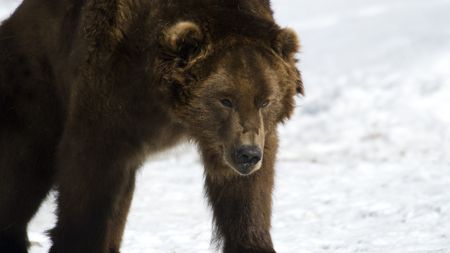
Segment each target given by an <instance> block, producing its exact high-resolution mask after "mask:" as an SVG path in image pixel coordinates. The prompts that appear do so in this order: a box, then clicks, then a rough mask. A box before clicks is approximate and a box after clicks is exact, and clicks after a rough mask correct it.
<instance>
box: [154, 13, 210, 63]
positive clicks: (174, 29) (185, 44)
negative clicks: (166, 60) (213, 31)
mask: <svg viewBox="0 0 450 253" xmlns="http://www.w3.org/2000/svg"><path fill="white" fill-rule="evenodd" d="M203 41H204V36H203V33H202V30H201V29H200V27H199V26H198V25H196V24H195V23H193V22H190V21H182V22H178V23H176V24H175V25H172V26H171V27H169V28H168V29H167V30H165V31H164V38H163V41H162V45H163V48H165V50H166V52H165V54H166V55H167V56H169V57H170V58H172V59H173V60H175V61H176V65H177V66H178V67H180V68H183V67H186V66H187V65H188V64H189V62H190V61H191V60H192V59H193V58H195V56H197V55H198V54H199V53H200V51H201V47H202V44H203Z"/></svg>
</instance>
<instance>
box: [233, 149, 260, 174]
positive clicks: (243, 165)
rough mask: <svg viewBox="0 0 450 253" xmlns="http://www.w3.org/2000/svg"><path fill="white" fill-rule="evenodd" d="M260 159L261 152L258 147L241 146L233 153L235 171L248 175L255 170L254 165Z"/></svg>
mask: <svg viewBox="0 0 450 253" xmlns="http://www.w3.org/2000/svg"><path fill="white" fill-rule="evenodd" d="M261 159H262V152H261V149H260V148H259V147H258V146H248V145H245V146H241V147H240V148H238V149H237V150H236V152H235V153H234V163H235V164H236V165H237V166H236V167H237V168H236V169H237V170H238V172H239V173H241V174H243V175H249V174H250V173H251V172H253V170H254V169H255V168H254V167H255V165H256V164H258V163H259V162H260V161H261Z"/></svg>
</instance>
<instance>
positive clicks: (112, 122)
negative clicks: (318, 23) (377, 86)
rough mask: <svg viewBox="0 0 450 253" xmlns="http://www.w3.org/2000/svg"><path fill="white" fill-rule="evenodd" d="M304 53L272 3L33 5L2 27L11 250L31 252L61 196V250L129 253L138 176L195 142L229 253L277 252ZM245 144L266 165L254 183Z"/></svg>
mask: <svg viewBox="0 0 450 253" xmlns="http://www.w3.org/2000/svg"><path fill="white" fill-rule="evenodd" d="M297 50H298V41H297V38H296V36H295V34H294V33H293V32H292V31H291V30H288V29H280V28H279V27H278V26H277V25H276V24H275V23H274V21H273V17H272V11H271V9H270V3H269V1H268V0H186V1H176V2H175V1H172V0H170V1H165V0H164V1H162V0H161V1H157V0H95V1H94V0H25V1H24V2H23V3H22V5H21V6H20V7H19V8H18V9H17V10H16V11H15V13H14V14H13V15H12V17H10V18H9V19H8V20H6V21H5V22H4V23H3V24H2V26H1V27H0V252H2V253H3V252H5V253H25V252H27V245H28V240H27V234H26V227H27V223H28V222H29V221H30V219H31V218H32V216H33V215H34V213H35V212H36V210H37V209H38V207H39V205H40V203H41V201H42V200H43V199H44V198H45V196H46V195H47V193H48V191H49V190H50V189H51V188H52V187H54V188H55V189H56V190H57V192H58V200H57V201H58V209H57V215H58V220H57V224H56V226H55V228H54V229H53V230H52V231H51V232H50V236H51V239H52V241H53V246H52V248H51V250H50V252H52V253H72V252H73V253H75V252H76V253H79V252H83V253H89V252H91V253H94V252H95V253H107V252H111V253H112V252H118V251H119V248H120V243H121V238H122V234H123V230H124V227H125V223H126V217H127V213H128V210H129V206H130V203H131V199H132V194H133V189H134V182H135V172H136V170H137V168H139V167H140V165H141V163H142V162H143V161H144V159H145V157H146V156H147V155H148V154H150V153H154V152H158V151H161V150H164V149H166V148H169V147H171V146H173V145H175V144H176V143H178V142H180V141H182V140H186V139H190V140H192V141H194V142H195V143H197V144H198V147H199V150H200V153H201V155H202V157H203V162H204V166H205V191H206V193H207V196H208V198H209V203H210V205H211V207H212V209H213V213H214V222H215V225H216V238H217V242H220V243H223V251H224V252H225V253H238V252H239V253H271V252H275V251H274V249H273V245H272V241H271V237H270V217H271V193H272V188H273V176H274V161H275V155H276V151H277V134H276V127H277V124H278V123H280V122H282V121H284V120H285V119H287V118H288V117H289V116H290V115H291V113H292V111H293V109H294V106H295V103H294V97H295V94H296V93H297V92H298V93H303V86H302V83H301V77H300V73H299V71H298V70H297V69H296V67H295V59H294V54H295V53H296V51H297ZM244 146H245V147H248V146H251V147H252V148H254V149H255V150H258V149H260V150H261V151H262V153H261V157H260V158H261V160H258V162H257V163H256V161H255V164H252V165H249V166H247V164H245V166H244V167H245V170H244V171H243V170H242V168H241V167H239V166H241V165H242V164H239V163H237V162H236V159H235V157H236V153H239V152H237V151H236V150H238V149H239V148H240V147H244ZM258 158H259V157H258ZM236 172H239V173H236ZM240 174H241V175H240ZM242 174H245V175H246V176H242Z"/></svg>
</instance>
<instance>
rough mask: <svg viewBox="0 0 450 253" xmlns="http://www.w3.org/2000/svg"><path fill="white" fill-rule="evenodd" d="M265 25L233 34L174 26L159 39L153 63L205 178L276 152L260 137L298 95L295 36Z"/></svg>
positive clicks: (247, 167)
mask: <svg viewBox="0 0 450 253" xmlns="http://www.w3.org/2000/svg"><path fill="white" fill-rule="evenodd" d="M266 24H267V25H265V26H264V25H261V24H257V25H254V26H253V27H254V30H249V29H246V28H245V27H246V26H245V25H243V26H242V29H241V30H239V28H237V29H232V28H227V27H222V28H220V27H218V26H215V27H213V28H211V26H209V27H208V26H201V25H199V24H198V22H195V21H178V22H176V23H174V24H171V25H168V26H167V27H166V28H165V29H164V32H163V33H162V34H163V36H162V37H161V53H160V62H159V63H158V64H159V65H160V66H163V67H161V68H162V69H164V71H165V72H164V75H163V79H164V82H165V85H166V87H167V88H168V90H169V92H170V93H171V96H172V97H173V100H174V101H176V102H175V103H174V105H173V115H174V118H175V120H177V121H178V122H179V123H180V124H181V125H183V126H184V128H185V129H187V132H188V134H189V136H190V137H191V138H192V139H193V140H194V141H195V142H197V143H198V145H199V148H200V151H201V153H202V156H203V159H204V162H205V163H209V166H207V167H208V168H209V170H210V171H207V173H211V174H214V173H221V174H223V173H226V174H231V175H238V174H239V175H250V174H252V173H253V172H255V171H257V170H259V169H260V168H261V166H262V164H263V159H264V155H265V152H268V150H272V151H274V150H275V149H276V147H269V146H267V145H266V143H267V138H271V136H272V137H273V136H276V126H277V124H278V123H280V122H283V121H284V120H285V119H287V118H288V117H289V116H290V115H291V113H292V112H293V109H294V107H295V96H296V94H298V93H301V94H303V85H302V82H301V76H300V72H299V71H298V70H297V68H296V60H295V54H296V53H297V51H298V49H299V42H298V39H297V36H296V35H295V33H294V32H293V31H292V30H290V29H280V28H279V27H278V26H276V25H275V24H274V23H272V22H267V23H266ZM236 27H239V26H236ZM271 145H275V146H276V143H275V144H274V143H271ZM211 168H215V169H211ZM214 170H216V171H214ZM236 173H237V174H236Z"/></svg>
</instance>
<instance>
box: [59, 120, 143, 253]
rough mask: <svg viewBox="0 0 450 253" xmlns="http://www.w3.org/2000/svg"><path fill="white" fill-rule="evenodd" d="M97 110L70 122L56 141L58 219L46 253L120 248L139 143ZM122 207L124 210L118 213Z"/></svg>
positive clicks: (85, 252)
mask: <svg viewBox="0 0 450 253" xmlns="http://www.w3.org/2000/svg"><path fill="white" fill-rule="evenodd" d="M101 115H102V114H96V115H95V116H94V119H95V121H91V122H89V123H87V122H85V121H84V120H81V119H78V120H77V121H74V122H69V124H68V128H67V129H66V132H65V134H64V138H63V140H62V143H61V145H60V150H59V171H58V175H57V178H56V189H57V191H58V199H57V205H58V209H57V216H58V220H57V223H56V227H55V228H54V229H53V230H52V231H51V239H52V241H53V246H52V248H51V250H50V252H51V253H108V252H109V250H110V249H111V247H112V248H113V249H112V250H114V251H117V250H119V249H118V248H117V247H118V246H119V241H120V238H117V237H120V236H121V235H122V230H123V227H124V223H125V219H126V214H127V212H126V211H127V210H128V205H129V201H130V200H131V195H130V194H132V186H130V184H131V185H132V184H133V182H134V170H135V169H136V168H137V167H138V166H139V164H140V162H141V161H140V160H139V159H138V156H139V155H138V153H139V148H137V147H138V146H139V145H138V144H137V143H133V141H132V139H134V138H130V135H129V132H127V130H123V129H119V128H116V127H117V126H118V125H117V124H115V123H113V122H111V120H108V119H107V118H103V117H102V116H101ZM97 119H99V120H100V121H96V120H97ZM110 119H111V118H110ZM130 182H131V183H130ZM130 187H131V188H130ZM126 192H130V194H125V193H126ZM123 198H126V199H123ZM121 205H123V207H121ZM121 209H123V210H125V211H124V212H123V214H119V215H118V214H117V210H121ZM117 219H119V220H117ZM111 244H112V245H111Z"/></svg>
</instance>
